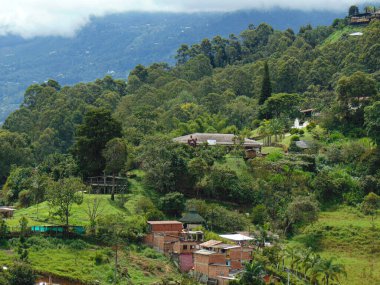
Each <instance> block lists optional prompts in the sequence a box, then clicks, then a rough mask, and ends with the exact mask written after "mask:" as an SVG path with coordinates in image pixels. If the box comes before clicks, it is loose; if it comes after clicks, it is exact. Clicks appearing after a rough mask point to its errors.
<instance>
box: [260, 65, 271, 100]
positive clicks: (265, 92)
mask: <svg viewBox="0 0 380 285" xmlns="http://www.w3.org/2000/svg"><path fill="white" fill-rule="evenodd" d="M271 95H272V84H271V82H270V75H269V67H268V62H265V64H264V77H263V84H262V86H261V94H260V98H259V104H260V105H262V104H264V102H265V101H266V100H267V99H268V98H269V97H270V96H271Z"/></svg>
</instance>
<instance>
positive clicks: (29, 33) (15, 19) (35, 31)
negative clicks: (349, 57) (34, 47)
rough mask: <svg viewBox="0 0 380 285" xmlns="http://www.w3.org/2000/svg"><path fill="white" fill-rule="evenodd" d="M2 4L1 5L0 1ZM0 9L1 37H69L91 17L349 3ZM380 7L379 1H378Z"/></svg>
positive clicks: (100, 3) (20, 3) (14, 5)
mask: <svg viewBox="0 0 380 285" xmlns="http://www.w3.org/2000/svg"><path fill="white" fill-rule="evenodd" d="M2 2H3V1H2ZM4 2H5V3H1V8H0V35H6V34H16V35H21V36H23V37H25V38H30V37H34V36H50V35H57V36H64V37H70V36H73V35H75V33H76V32H77V31H78V30H79V29H81V28H82V27H83V26H84V25H86V24H87V23H88V22H89V21H90V18H91V16H104V15H107V14H112V13H121V12H128V11H146V12H186V13H189V12H211V11H213V12H225V11H235V10H241V9H265V10H270V9H272V8H284V9H297V10H306V11H310V10H325V11H341V12H343V11H346V10H347V9H348V7H349V6H350V5H352V4H364V3H365V2H366V1H361V0H357V1H352V0H334V1H331V0H235V1H231V0H156V1H154V0H5V1H4ZM377 3H380V1H377Z"/></svg>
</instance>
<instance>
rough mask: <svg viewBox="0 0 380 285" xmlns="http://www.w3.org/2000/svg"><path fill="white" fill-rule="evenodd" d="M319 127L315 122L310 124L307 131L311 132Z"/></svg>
mask: <svg viewBox="0 0 380 285" xmlns="http://www.w3.org/2000/svg"><path fill="white" fill-rule="evenodd" d="M316 126H317V125H316V124H315V123H314V122H310V123H309V124H308V125H307V126H306V130H307V131H308V132H311V131H312V130H313V129H315V127H316Z"/></svg>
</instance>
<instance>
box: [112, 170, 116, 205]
mask: <svg viewBox="0 0 380 285" xmlns="http://www.w3.org/2000/svg"><path fill="white" fill-rule="evenodd" d="M111 200H112V201H115V173H112V190H111Z"/></svg>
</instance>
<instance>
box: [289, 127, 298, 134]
mask: <svg viewBox="0 0 380 285" xmlns="http://www.w3.org/2000/svg"><path fill="white" fill-rule="evenodd" d="M298 132H299V129H296V128H292V129H290V134H291V135H295V134H298Z"/></svg>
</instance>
